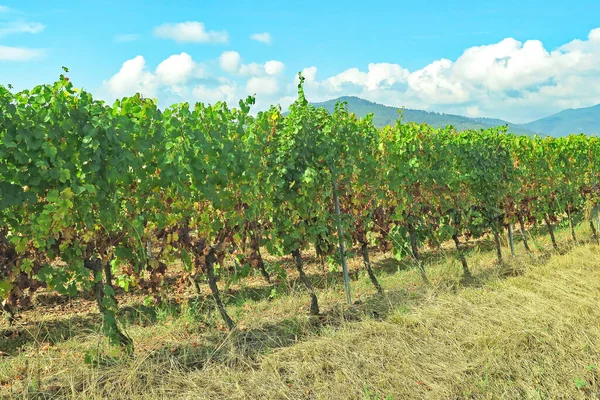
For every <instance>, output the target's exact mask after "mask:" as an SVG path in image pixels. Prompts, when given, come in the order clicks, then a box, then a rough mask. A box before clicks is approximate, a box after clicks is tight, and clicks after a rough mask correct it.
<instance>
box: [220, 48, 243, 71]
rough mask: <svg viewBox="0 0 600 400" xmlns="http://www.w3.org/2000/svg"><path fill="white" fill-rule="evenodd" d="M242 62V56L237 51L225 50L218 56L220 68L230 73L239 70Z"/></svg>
mask: <svg viewBox="0 0 600 400" xmlns="http://www.w3.org/2000/svg"><path fill="white" fill-rule="evenodd" d="M241 63H242V56H240V53H238V52H237V51H225V52H223V54H221V56H220V57H219V65H220V66H221V69H222V70H223V71H225V72H228V73H230V74H235V73H237V72H238V71H239V69H240V66H241Z"/></svg>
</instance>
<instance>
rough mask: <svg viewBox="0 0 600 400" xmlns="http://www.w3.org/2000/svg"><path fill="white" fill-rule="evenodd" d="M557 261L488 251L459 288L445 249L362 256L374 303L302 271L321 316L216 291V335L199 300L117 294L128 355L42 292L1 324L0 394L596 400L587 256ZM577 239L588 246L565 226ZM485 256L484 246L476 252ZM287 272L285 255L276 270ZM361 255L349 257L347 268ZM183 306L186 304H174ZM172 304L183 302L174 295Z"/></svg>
mask: <svg viewBox="0 0 600 400" xmlns="http://www.w3.org/2000/svg"><path fill="white" fill-rule="evenodd" d="M557 234H558V238H559V239H560V246H561V250H562V251H561V254H558V253H555V252H553V253H551V252H549V249H550V246H549V243H548V241H547V240H546V238H545V237H543V236H539V237H537V238H536V247H537V250H536V256H535V259H530V258H529V257H528V256H527V255H526V254H525V252H524V251H523V250H522V247H521V246H520V244H517V251H518V252H519V254H518V256H517V257H515V258H511V257H510V256H509V254H510V253H509V252H508V250H507V249H504V250H505V251H504V253H505V258H506V262H505V263H504V264H501V265H500V264H498V263H497V262H496V261H495V253H494V252H493V250H492V249H491V248H489V246H487V245H486V243H485V242H484V243H481V245H480V246H477V247H475V248H473V249H472V250H471V251H470V253H469V256H468V261H469V264H470V267H471V268H472V271H473V273H474V277H473V279H472V280H470V281H468V282H463V281H461V267H460V265H459V263H458V262H457V261H456V260H455V259H454V254H453V252H452V251H450V250H449V249H448V250H446V251H443V252H441V253H436V254H433V253H432V254H427V258H428V263H427V271H428V275H429V278H430V281H431V284H430V285H429V286H425V285H423V284H422V283H421V280H420V276H419V274H418V271H417V270H416V268H414V266H413V265H411V264H410V263H399V262H397V261H395V260H394V259H392V258H390V255H389V254H383V253H376V254H374V255H373V259H374V261H375V262H374V263H375V265H376V266H377V273H378V276H379V278H380V282H381V283H382V286H383V287H384V289H385V291H386V294H385V295H384V296H378V295H376V294H375V290H374V289H373V288H372V286H371V285H370V283H369V280H368V277H367V276H366V275H363V274H360V275H359V276H358V278H357V279H356V280H355V281H354V282H353V283H352V289H353V296H354V297H355V299H357V301H356V304H354V305H353V306H351V307H349V306H345V305H344V300H343V299H344V293H343V285H342V284H341V281H340V277H339V273H330V274H324V273H322V272H321V270H320V267H319V266H318V265H317V263H314V262H312V263H309V265H308V271H309V272H310V273H311V279H312V280H313V282H314V284H315V286H316V287H317V293H318V297H319V301H320V302H321V305H322V309H323V315H320V316H318V317H310V316H308V315H307V314H308V313H307V310H308V297H307V295H306V292H305V291H304V290H303V288H302V286H301V284H299V283H298V284H296V282H295V280H294V277H295V275H293V274H292V273H291V272H290V276H289V279H288V280H286V281H285V282H282V284H281V285H279V286H277V287H275V288H272V287H270V286H266V285H264V283H263V282H262V281H261V280H260V278H258V277H257V278H252V279H250V280H248V281H247V282H245V283H244V284H243V286H240V285H236V286H233V287H232V288H230V289H229V291H227V292H226V293H228V294H227V295H226V297H227V299H228V310H229V311H230V313H231V315H232V316H233V317H234V318H235V319H236V321H237V323H238V328H237V329H236V330H235V331H233V332H227V331H225V330H224V329H223V327H222V326H221V324H220V320H219V318H218V315H216V314H217V313H216V312H215V311H214V309H213V306H212V303H211V302H210V301H209V300H205V297H204V296H203V295H200V296H195V297H192V299H191V300H189V301H184V302H177V301H175V297H173V299H171V300H173V301H168V302H165V305H164V306H162V307H160V308H158V309H154V308H151V307H146V306H144V298H143V296H137V297H135V296H132V295H123V296H120V298H119V300H120V302H121V306H122V312H121V319H122V321H123V324H124V325H125V326H126V330H127V332H128V333H129V335H131V336H132V337H133V339H134V341H135V345H136V353H135V355H134V356H133V357H131V358H128V357H127V356H125V355H123V354H120V353H119V351H118V350H117V349H114V348H111V347H109V346H108V344H107V343H106V341H105V340H104V339H103V338H102V335H101V334H100V327H99V326H98V324H99V321H100V318H99V316H98V315H97V314H96V312H95V310H96V309H95V305H94V303H93V302H92V301H91V300H90V299H85V298H77V299H62V298H58V297H56V296H53V295H52V294H40V295H39V296H38V297H37V299H36V307H35V308H34V309H33V310H30V311H27V312H25V313H24V314H23V315H22V318H21V319H20V320H19V321H18V323H17V326H16V327H14V328H9V327H8V326H7V325H2V326H0V349H1V350H2V352H3V357H2V358H0V395H1V396H2V397H3V398H36V397H37V398H80V399H101V398H102V399H104V398H108V399H124V398H132V399H160V398H172V399H173V398H189V399H196V398H198V399H201V398H214V399H216V398H219V399H246V398H252V399H254V398H273V399H303V398H315V399H388V398H389V399H595V398H600V371H599V368H600V307H599V306H600V247H599V246H597V245H596V244H593V243H588V242H585V243H584V242H582V243H578V244H574V243H570V242H569V241H568V230H567V229H563V230H560V231H558V232H557ZM578 237H579V238H586V237H589V233H588V232H587V231H586V229H585V228H583V227H580V228H578ZM488 249H489V250H488ZM285 262H287V263H289V265H290V271H291V270H292V269H291V259H290V260H285ZM359 265H360V263H359V259H358V258H354V259H352V260H351V267H352V268H354V269H356V268H358V267H359ZM186 296H187V297H190V296H192V294H186ZM186 296H184V297H185V298H187V297H186Z"/></svg>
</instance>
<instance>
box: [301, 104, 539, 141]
mask: <svg viewBox="0 0 600 400" xmlns="http://www.w3.org/2000/svg"><path fill="white" fill-rule="evenodd" d="M338 101H345V102H347V103H348V110H349V111H350V112H352V113H355V114H356V115H357V116H358V117H364V116H365V115H367V114H369V113H373V122H374V124H375V125H376V126H378V127H382V126H385V125H391V124H394V123H395V122H396V120H397V119H398V116H399V115H398V108H396V107H390V106H384V105H382V104H377V103H373V102H371V101H368V100H364V99H361V98H359V97H354V96H344V97H340V98H337V99H333V100H328V101H325V102H322V103H313V105H314V106H315V107H323V108H325V109H326V110H327V111H329V112H333V110H334V108H335V103H336V102H338ZM402 121H405V122H417V123H426V124H428V125H431V126H434V127H445V126H448V125H452V126H454V127H455V128H456V129H458V130H465V129H486V128H491V127H496V126H501V125H509V131H510V132H512V133H515V134H522V135H532V134H533V132H532V131H530V130H528V129H526V128H523V127H521V126H519V125H517V124H512V123H510V122H507V121H503V120H501V119H493V118H469V117H464V116H462V115H453V114H441V113H436V112H430V111H422V110H412V109H408V108H405V109H403V111H402Z"/></svg>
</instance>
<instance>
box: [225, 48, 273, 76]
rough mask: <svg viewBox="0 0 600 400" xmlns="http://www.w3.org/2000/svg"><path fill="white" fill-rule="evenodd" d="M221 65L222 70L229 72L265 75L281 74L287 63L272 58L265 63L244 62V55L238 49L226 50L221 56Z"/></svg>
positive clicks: (245, 74)
mask: <svg viewBox="0 0 600 400" xmlns="http://www.w3.org/2000/svg"><path fill="white" fill-rule="evenodd" d="M219 66H220V67H221V70H223V71H224V72H227V73H228V74H235V75H241V76H249V77H254V76H263V75H281V74H282V73H283V71H284V70H285V64H284V63H282V62H281V61H276V60H270V61H267V62H266V63H264V64H259V63H256V62H251V63H249V64H243V63H242V56H241V55H240V53H238V52H237V51H225V52H223V53H221V55H220V56H219Z"/></svg>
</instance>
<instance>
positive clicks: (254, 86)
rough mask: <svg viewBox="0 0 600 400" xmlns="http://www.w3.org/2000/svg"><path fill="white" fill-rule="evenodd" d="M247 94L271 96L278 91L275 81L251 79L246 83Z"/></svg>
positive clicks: (264, 78)
mask: <svg viewBox="0 0 600 400" xmlns="http://www.w3.org/2000/svg"><path fill="white" fill-rule="evenodd" d="M246 91H247V92H248V93H249V94H256V95H267V96H272V95H274V94H276V93H277V92H278V91H279V85H278V83H277V80H276V79H275V78H272V77H256V76H255V77H252V78H250V79H249V80H248V82H247V83H246Z"/></svg>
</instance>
